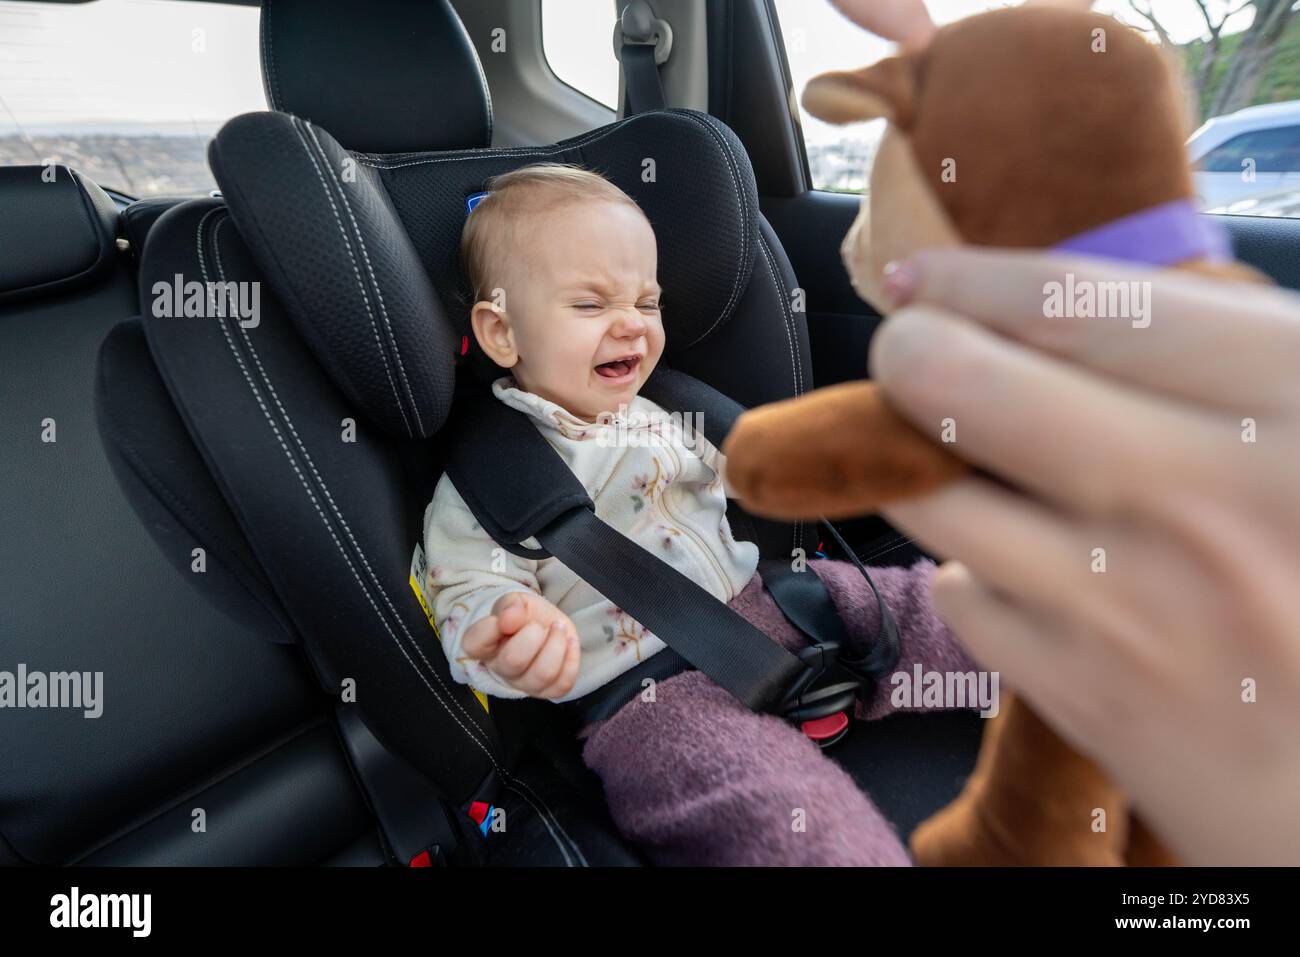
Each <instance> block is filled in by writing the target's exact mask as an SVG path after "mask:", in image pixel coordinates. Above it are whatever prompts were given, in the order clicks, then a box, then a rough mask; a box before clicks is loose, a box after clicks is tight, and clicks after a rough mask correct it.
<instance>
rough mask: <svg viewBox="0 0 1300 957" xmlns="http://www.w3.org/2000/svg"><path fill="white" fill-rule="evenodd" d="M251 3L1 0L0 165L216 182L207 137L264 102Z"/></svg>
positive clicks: (157, 183)
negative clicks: (57, 165) (53, 166)
mask: <svg viewBox="0 0 1300 957" xmlns="http://www.w3.org/2000/svg"><path fill="white" fill-rule="evenodd" d="M257 31H258V11H257V7H247V6H235V5H231V4H219V3H198V2H194V3H176V2H174V0H94V2H92V3H74V4H55V3H20V2H14V0H0V164H4V165H7V166H12V165H19V164H23V165H30V164H37V165H39V164H44V163H62V164H66V165H68V166H71V167H72V168H74V169H76V170H79V171H81V172H82V173H85V174H86V175H87V176H89V177H90V178H91V179H92V180H94V181H95V182H97V183H99V184H100V185H101V186H104V187H105V188H108V189H113V190H116V191H118V192H120V193H123V194H125V195H127V196H132V197H141V196H157V195H201V194H204V193H206V192H207V191H208V190H211V189H214V188H215V185H216V184H215V183H214V182H213V180H212V174H211V173H210V172H209V171H208V163H207V156H206V150H207V144H208V140H210V139H211V138H212V135H213V134H214V133H215V132H216V131H217V129H218V128H220V126H221V124H222V123H224V122H225V121H226V120H228V119H229V118H230V117H232V116H235V115H237V114H239V113H246V112H248V111H250V110H264V109H266V99H265V97H264V95H263V93H262V80H261V72H260V67H259V64H258V42H257Z"/></svg>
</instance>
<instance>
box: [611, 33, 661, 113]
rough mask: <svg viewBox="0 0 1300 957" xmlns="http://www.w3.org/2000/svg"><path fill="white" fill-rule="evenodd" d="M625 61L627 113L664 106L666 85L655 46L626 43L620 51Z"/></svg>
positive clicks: (624, 81) (624, 77)
mask: <svg viewBox="0 0 1300 957" xmlns="http://www.w3.org/2000/svg"><path fill="white" fill-rule="evenodd" d="M620 58H621V60H622V63H623V86H624V90H625V92H626V93H627V109H626V110H625V111H624V112H625V115H627V116H633V115H635V114H637V113H648V112H649V111H651V110H662V109H663V108H664V86H663V81H662V80H661V79H660V78H659V67H658V66H656V65H655V48H654V47H652V46H646V45H645V44H641V43H625V44H623V49H622V51H621V53H620Z"/></svg>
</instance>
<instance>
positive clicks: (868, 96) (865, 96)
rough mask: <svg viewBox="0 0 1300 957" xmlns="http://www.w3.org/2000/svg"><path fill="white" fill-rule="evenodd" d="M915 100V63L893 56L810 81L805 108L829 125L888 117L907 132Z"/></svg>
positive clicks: (807, 87)
mask: <svg viewBox="0 0 1300 957" xmlns="http://www.w3.org/2000/svg"><path fill="white" fill-rule="evenodd" d="M915 100H916V61H915V60H914V59H913V58H912V57H911V56H909V55H907V54H903V55H901V56H891V57H887V58H886V59H884V60H881V61H880V62H879V63H873V64H872V65H871V66H868V67H863V68H862V69H861V70H845V71H835V72H833V73H822V74H819V75H818V76H815V77H813V78H812V79H811V80H809V81H808V85H807V86H806V87H804V91H803V108H804V109H805V110H807V111H808V113H809V114H810V115H812V116H815V117H817V119H819V120H825V121H826V122H827V123H836V124H840V125H842V124H845V123H857V122H859V121H862V120H874V119H878V118H879V117H882V116H883V117H885V118H886V119H887V120H889V121H890V122H891V123H893V124H894V125H895V126H898V127H901V128H902V129H907V128H908V127H909V126H910V125H911V123H912V107H913V105H914V103H915Z"/></svg>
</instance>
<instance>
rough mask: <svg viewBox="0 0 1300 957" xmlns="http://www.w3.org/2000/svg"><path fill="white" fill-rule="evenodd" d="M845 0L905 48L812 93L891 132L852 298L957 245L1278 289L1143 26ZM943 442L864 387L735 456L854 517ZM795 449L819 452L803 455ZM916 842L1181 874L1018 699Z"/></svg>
mask: <svg viewBox="0 0 1300 957" xmlns="http://www.w3.org/2000/svg"><path fill="white" fill-rule="evenodd" d="M835 2H836V3H837V5H838V6H839V7H840V9H841V10H842V11H843V12H844V13H845V14H846V15H848V16H849V17H850V18H851V19H853V20H854V21H855V22H857V23H858V24H859V25H861V26H864V27H866V28H867V29H868V30H870V31H871V32H873V33H876V34H877V35H880V36H883V37H886V38H887V39H892V40H896V41H898V42H899V44H900V49H899V52H898V54H897V55H895V56H892V57H889V58H888V59H885V60H883V61H881V62H879V63H876V64H874V65H872V66H869V67H866V68H864V69H862V70H858V71H856V72H843V73H827V74H824V75H822V76H819V77H816V78H815V79H813V80H812V82H811V83H809V85H808V87H807V89H806V91H805V93H804V97H803V103H804V107H805V109H806V110H807V111H808V112H809V113H811V114H812V115H814V116H817V117H820V118H822V119H824V120H827V121H829V122H833V123H850V122H857V121H862V120H868V119H874V118H877V117H882V116H883V117H885V118H887V120H888V123H887V126H886V131H885V134H884V136H883V138H882V140H881V142H880V145H879V147H878V149H877V152H876V155H875V159H874V162H873V166H872V170H871V177H870V186H869V189H868V191H867V193H866V194H865V195H864V197H863V201H862V210H861V212H860V214H859V216H858V218H857V220H856V221H855V222H854V224H853V226H852V228H851V229H850V230H849V233H848V235H847V236H846V237H845V240H844V243H843V246H842V248H841V252H842V255H843V258H844V262H845V264H846V266H847V268H848V271H849V274H850V277H851V279H852V280H853V285H854V288H855V289H856V290H857V291H858V293H859V294H860V295H861V296H862V297H863V298H864V299H865V300H867V301H868V302H871V303H872V304H874V305H876V306H877V308H880V309H886V310H887V309H888V307H889V303H888V302H885V301H883V298H882V296H881V295H880V287H879V282H880V278H881V276H882V270H883V268H884V266H885V265H886V264H887V263H889V262H891V261H901V260H903V259H905V258H906V257H907V256H908V255H909V254H911V253H913V252H915V251H916V250H919V249H922V248H933V247H936V246H953V245H959V244H973V245H981V246H1001V247H1020V248H1026V247H1029V248H1044V249H1049V248H1057V249H1063V250H1073V251H1076V252H1080V253H1085V254H1092V255H1101V256H1110V257H1112V258H1119V259H1128V260H1131V261H1139V262H1146V263H1149V264H1152V265H1155V266H1176V267H1178V268H1186V269H1195V270H1197V271H1201V272H1207V273H1212V274H1216V275H1221V276H1223V277H1225V278H1236V279H1242V280H1248V281H1260V280H1261V279H1262V277H1261V276H1260V275H1259V274H1258V273H1256V272H1254V270H1251V269H1249V268H1248V267H1245V266H1241V265H1239V264H1237V263H1233V262H1232V261H1231V260H1230V258H1229V257H1228V252H1227V249H1228V247H1227V243H1226V241H1225V239H1224V237H1223V236H1222V234H1221V233H1219V232H1218V231H1217V230H1216V229H1215V228H1214V227H1213V226H1212V225H1211V224H1209V223H1207V222H1206V221H1205V219H1204V217H1201V216H1200V215H1198V214H1197V212H1196V210H1195V208H1194V206H1193V202H1192V201H1193V196H1194V193H1193V189H1192V181H1191V175H1190V171H1189V169H1188V162H1187V153H1186V148H1185V146H1184V143H1185V140H1186V137H1187V134H1188V129H1189V124H1188V119H1189V117H1188V111H1187V108H1186V107H1187V100H1186V98H1185V94H1184V92H1183V87H1182V85H1181V82H1180V80H1181V78H1180V75H1179V73H1178V71H1177V70H1176V69H1175V68H1174V67H1173V65H1172V63H1171V61H1170V60H1169V59H1168V58H1167V56H1166V55H1165V54H1164V52H1163V51H1161V50H1160V49H1158V48H1156V47H1154V46H1152V45H1151V44H1150V43H1148V42H1147V41H1146V40H1145V39H1144V38H1143V37H1142V36H1141V35H1139V34H1138V33H1137V32H1135V31H1133V30H1131V29H1129V28H1128V27H1126V26H1124V25H1123V24H1121V23H1119V22H1118V21H1116V20H1114V19H1111V18H1109V17H1104V16H1100V15H1095V14H1091V13H1089V12H1087V6H1088V4H1086V3H1085V4H1082V5H1080V4H1068V3H1065V2H1059V3H1055V4H1053V3H1040V4H1033V5H1026V6H1022V7H1012V8H1006V9H1000V10H994V11H991V12H988V13H983V14H979V15H976V16H971V17H968V18H966V19H964V20H960V21H957V22H955V23H952V24H949V25H947V26H944V27H942V28H936V27H935V25H934V24H933V22H932V21H931V20H930V17H929V15H928V14H927V13H926V11H925V8H924V6H923V4H922V2H921V0H835ZM954 174H955V175H954ZM847 423H852V427H851V428H846V424H847ZM938 439H939V427H938V424H936V426H935V431H934V434H933V435H931V434H926V433H925V432H922V431H918V430H917V429H916V428H914V427H913V426H912V425H911V424H909V423H907V422H905V421H903V420H902V419H901V418H900V417H898V416H897V415H896V414H895V413H893V412H892V411H891V410H890V408H889V406H888V405H887V403H886V402H885V401H884V399H883V398H882V396H881V395H880V393H879V392H878V391H877V390H876V389H875V387H874V386H873V385H872V384H871V383H870V382H866V381H860V382H851V383H844V384H840V385H834V386H830V387H828V388H823V389H818V390H815V391H814V392H811V393H809V394H808V395H806V396H803V397H800V398H797V399H791V400H787V401H784V402H778V403H774V404H772V405H768V406H762V407H760V408H757V409H753V410H751V411H749V412H746V413H745V414H744V415H742V416H741V417H740V419H739V420H738V421H737V423H736V426H735V428H734V429H733V430H732V433H731V435H730V436H729V437H728V439H727V441H726V443H725V444H724V446H723V452H724V453H725V454H726V456H727V473H728V478H729V481H730V483H731V485H732V487H733V488H734V489H735V491H736V493H737V495H738V497H739V499H740V500H741V502H742V504H744V505H745V506H746V508H748V509H750V510H751V511H754V512H756V513H759V514H763V515H768V516H771V517H774V518H784V519H794V518H816V517H824V518H840V517H846V516H849V515H858V514H864V513H869V512H872V511H874V510H876V509H877V508H878V507H879V506H880V505H883V504H885V503H887V502H890V501H894V500H897V499H901V498H905V497H909V496H916V495H920V494H923V493H925V492H927V491H931V490H933V489H935V488H937V487H938V486H940V485H941V484H943V483H945V482H948V481H951V480H952V479H954V478H956V477H958V476H960V475H962V474H964V473H965V472H967V471H968V470H969V466H968V465H967V464H966V463H964V462H963V461H962V460H961V459H959V458H957V457H956V456H955V455H953V454H950V453H949V452H948V451H945V450H943V449H942V448H940V446H939V445H938V444H937V442H938ZM795 443H797V444H798V445H799V447H800V448H801V454H800V455H799V456H798V457H797V458H791V457H790V456H788V455H786V454H785V452H786V450H787V449H788V448H790V447H791V445H792V444H795ZM1097 808H1101V809H1104V810H1105V811H1106V821H1107V827H1106V829H1105V830H1104V831H1101V832H1094V831H1093V820H1094V813H1095V809H1097ZM912 851H913V854H914V856H915V858H916V860H917V862H918V863H919V864H923V865H964V864H968V865H982V864H1048V865H1057V864H1060V865H1073V864H1124V863H1129V864H1169V863H1174V861H1173V859H1172V858H1171V857H1170V856H1169V855H1168V854H1167V852H1166V851H1165V850H1164V849H1163V848H1162V847H1161V845H1160V843H1159V842H1158V841H1157V840H1156V839H1155V838H1154V837H1153V836H1152V835H1151V833H1150V832H1149V831H1148V830H1147V828H1146V827H1144V826H1143V825H1142V823H1141V822H1140V821H1139V820H1138V819H1137V818H1136V816H1131V815H1130V814H1129V813H1128V807H1127V802H1126V801H1125V799H1124V796H1123V795H1122V794H1121V793H1120V792H1119V791H1118V790H1117V789H1116V788H1115V787H1114V786H1113V785H1112V784H1111V783H1110V782H1109V780H1108V779H1107V777H1106V775H1105V774H1104V773H1103V772H1102V771H1101V769H1100V768H1099V767H1098V766H1097V765H1096V764H1094V763H1093V762H1092V761H1091V760H1089V759H1087V758H1085V757H1083V756H1082V755H1080V754H1078V753H1077V752H1075V751H1074V750H1073V749H1072V748H1071V747H1070V746H1068V745H1067V744H1065V742H1063V741H1062V740H1061V739H1060V738H1059V737H1058V736H1057V735H1056V733H1055V732H1054V731H1052V730H1051V729H1050V728H1049V727H1048V726H1047V725H1046V724H1044V723H1043V722H1042V721H1041V720H1040V719H1039V718H1038V717H1037V716H1036V715H1035V714H1034V713H1033V712H1032V710H1031V709H1030V708H1029V707H1028V706H1027V705H1026V704H1025V703H1024V702H1023V701H1021V700H1019V699H1017V698H1015V697H1014V696H1013V695H1008V694H1004V695H1003V703H1002V707H1001V710H1000V713H999V714H998V716H997V717H995V718H993V719H992V720H991V723H990V725H989V727H988V728H987V730H986V733H985V737H984V743H983V746H982V750H981V753H980V757H979V760H978V763H977V766H976V768H975V771H974V773H973V774H972V776H971V778H970V780H969V781H968V782H967V785H966V789H965V791H964V792H963V793H962V794H961V796H960V797H959V798H958V799H957V800H956V801H955V802H954V803H953V804H952V805H950V806H949V807H947V808H945V809H944V810H942V811H941V812H939V814H937V815H936V816H935V817H933V818H931V819H930V820H929V821H927V822H925V823H924V824H923V825H922V826H921V827H920V828H919V829H918V830H917V832H916V833H915V834H914V835H913V838H912Z"/></svg>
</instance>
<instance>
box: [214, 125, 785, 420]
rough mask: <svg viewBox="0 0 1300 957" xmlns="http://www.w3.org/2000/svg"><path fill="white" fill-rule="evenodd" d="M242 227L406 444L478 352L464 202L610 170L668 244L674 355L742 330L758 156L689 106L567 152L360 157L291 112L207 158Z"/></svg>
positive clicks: (294, 308) (363, 403)
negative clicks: (495, 184)
mask: <svg viewBox="0 0 1300 957" xmlns="http://www.w3.org/2000/svg"><path fill="white" fill-rule="evenodd" d="M208 158H209V162H210V163H211V165H212V172H213V174H214V175H215V176H216V179H217V182H218V184H219V185H220V186H221V189H222V192H223V195H224V196H225V199H226V202H227V204H228V205H229V207H230V213H231V217H232V218H233V219H234V222H235V225H236V226H237V227H238V228H239V231H240V233H241V234H243V237H244V240H245V242H246V243H247V245H248V248H249V251H250V252H251V253H252V255H253V258H254V260H255V261H256V263H257V265H258V267H259V269H260V270H261V271H262V273H263V274H264V275H265V277H266V279H267V281H268V282H269V283H270V285H271V288H272V290H273V291H274V292H275V294H276V296H277V297H278V298H279V300H280V301H281V303H283V304H284V306H285V308H286V310H287V311H288V313H289V315H290V317H291V320H292V321H293V322H294V324H295V326H296V328H297V329H298V331H299V334H300V335H302V336H303V338H304V339H305V340H306V341H307V343H308V345H309V347H310V348H311V349H312V350H313V352H314V353H315V354H316V357H317V359H318V360H319V361H320V363H321V364H322V365H323V366H324V367H325V368H326V369H327V370H328V371H329V372H330V374H331V375H332V376H333V378H334V380H335V382H336V383H337V384H338V385H339V387H340V388H341V389H342V390H343V391H344V393H345V394H346V395H347V396H348V397H349V399H350V401H352V402H354V403H357V404H358V405H359V406H360V407H361V408H363V409H364V410H365V411H366V413H367V415H368V417H370V418H371V419H372V420H373V421H375V422H377V423H379V424H380V425H381V426H382V427H383V428H385V429H387V430H388V431H390V432H391V433H392V434H396V435H403V436H406V435H410V436H416V435H418V436H430V435H433V434H434V433H435V432H436V431H437V430H438V429H439V428H440V427H441V425H442V423H443V421H444V420H445V418H446V415H447V412H448V411H449V408H450V403H451V397H452V394H453V392H454V386H455V382H454V377H455V368H456V362H457V357H458V355H459V353H460V352H461V350H462V344H467V345H468V346H469V361H470V362H471V363H473V364H474V366H475V371H476V372H477V373H479V374H480V377H487V376H492V377H495V376H497V375H501V374H503V373H502V370H500V369H497V368H496V367H495V366H492V365H491V363H490V362H489V360H488V359H487V358H486V357H485V356H484V355H483V354H482V352H481V350H479V348H478V345H477V342H476V341H475V340H474V338H473V336H472V335H470V333H469V305H470V296H469V290H468V288H467V285H466V282H465V279H464V276H463V273H462V271H461V267H460V256H459V248H460V236H461V231H462V229H463V228H464V224H465V216H466V200H467V198H468V197H470V196H472V195H473V194H475V193H477V192H480V191H482V190H483V188H484V186H485V184H486V183H487V181H488V180H489V179H490V178H491V177H493V176H495V175H497V174H500V173H504V172H507V171H509V170H512V169H516V168H518V167H520V166H524V165H527V164H529V163H536V162H559V163H574V164H578V165H581V166H584V167H587V168H589V169H593V170H595V171H597V172H599V173H602V174H603V175H605V176H606V177H607V178H608V179H609V180H610V181H611V182H613V183H615V184H616V185H618V186H619V187H620V188H621V189H622V190H623V191H624V192H626V193H627V194H628V195H629V196H631V197H632V198H633V199H634V200H636V202H637V203H638V204H639V205H640V207H641V209H642V210H643V211H644V212H645V214H646V216H647V217H648V218H649V220H650V223H651V225H652V226H653V227H654V230H655V235H656V238H657V241H658V247H659V284H660V286H662V287H663V290H664V300H663V302H664V306H663V321H664V327H665V334H666V337H667V343H666V349H665V358H666V359H667V360H668V361H669V363H670V364H671V362H672V361H673V359H674V357H675V356H677V355H679V354H681V353H682V352H684V351H685V350H687V349H690V348H691V347H692V346H693V345H695V344H696V343H698V342H699V341H700V340H702V339H704V338H705V337H706V336H708V335H710V334H711V333H712V332H714V331H715V330H716V329H718V328H720V327H721V326H722V325H723V324H724V323H726V322H727V321H728V320H729V319H730V318H731V316H732V314H733V313H734V312H735V310H736V308H737V306H738V304H739V302H740V299H741V296H742V294H743V293H744V292H745V291H746V288H747V286H748V284H749V279H750V275H751V272H752V270H753V265H754V257H755V256H756V255H757V250H758V244H759V235H760V227H759V219H760V217H759V211H758V195H757V189H756V187H755V185H754V176H753V171H752V169H751V167H750V165H749V158H748V156H747V155H746V154H745V150H744V148H743V147H742V146H741V144H740V141H739V140H738V139H736V136H735V134H734V133H732V132H731V130H729V129H728V128H727V127H726V126H725V125H724V124H722V123H720V122H719V121H717V120H715V119H713V118H712V117H710V116H707V115H706V114H702V113H695V112H693V111H690V110H666V111H658V112H653V113H643V114H637V115H635V116H631V117H628V118H627V119H624V120H620V121H619V122H617V123H614V124H612V125H610V126H605V127H601V128H600V129H597V130H593V131H591V132H589V133H586V134H583V135H582V136H578V137H575V138H573V139H571V140H565V141H563V142H560V143H556V144H554V145H553V146H542V147H535V148H534V147H527V148H521V149H510V150H463V151H458V152H447V153H422V154H404V155H398V156H387V157H385V156H373V155H364V154H362V155H353V154H351V153H349V152H348V151H346V150H344V149H343V148H342V147H341V146H339V144H338V143H337V142H336V141H335V140H334V138H333V137H331V136H330V135H329V134H328V133H326V132H325V131H324V130H322V129H320V128H319V127H317V126H316V125H315V124H313V123H308V122H306V121H305V120H302V119H300V118H298V117H293V116H289V115H288V114H284V113H247V114H244V115H243V116H238V117H235V118H234V119H233V120H230V121H229V122H228V123H227V124H226V125H225V126H224V127H222V129H221V130H220V131H219V132H218V133H217V136H216V138H215V139H214V140H213V141H212V144H211V145H210V146H209V149H208Z"/></svg>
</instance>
